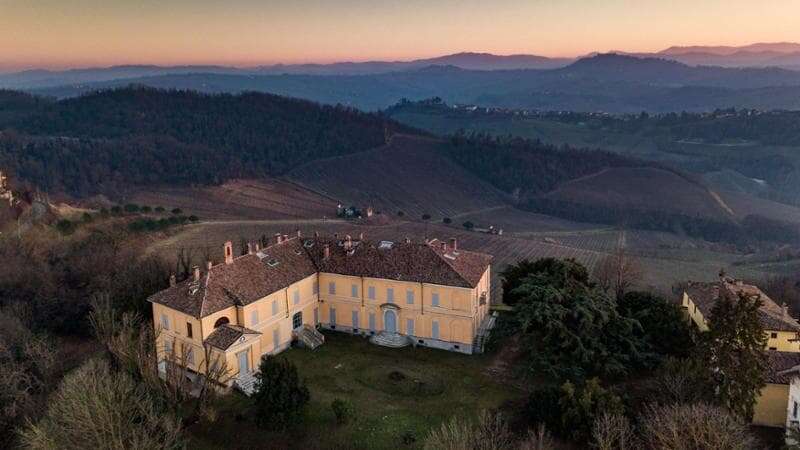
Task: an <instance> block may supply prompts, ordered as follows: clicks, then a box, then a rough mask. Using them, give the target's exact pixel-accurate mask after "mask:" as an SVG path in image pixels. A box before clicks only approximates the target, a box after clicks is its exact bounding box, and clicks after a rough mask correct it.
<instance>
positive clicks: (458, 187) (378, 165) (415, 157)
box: [288, 135, 507, 220]
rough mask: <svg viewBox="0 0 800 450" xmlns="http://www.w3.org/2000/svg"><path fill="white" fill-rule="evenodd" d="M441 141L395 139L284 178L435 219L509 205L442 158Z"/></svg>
mask: <svg viewBox="0 0 800 450" xmlns="http://www.w3.org/2000/svg"><path fill="white" fill-rule="evenodd" d="M439 145H440V141H438V140H435V139H428V138H422V137H409V136H401V135H398V136H395V137H394V138H393V139H392V141H391V143H390V144H389V145H387V146H383V147H379V148H377V149H374V150H370V151H367V152H362V153H358V154H354V155H348V156H341V157H336V158H329V159H324V160H318V161H314V162H311V163H309V164H306V165H303V166H301V167H298V168H296V169H294V170H293V171H291V172H290V173H289V175H288V178H289V179H290V180H292V181H293V182H295V183H297V184H299V185H302V186H305V187H306V188H308V189H310V190H311V191H314V192H318V193H321V194H323V195H325V196H327V197H330V198H335V199H338V200H340V201H342V202H345V203H346V204H348V205H349V204H353V205H357V206H362V207H363V206H367V205H370V206H373V207H374V208H376V209H377V210H381V211H386V212H389V213H392V214H394V213H396V212H398V211H402V212H403V213H404V214H405V215H406V216H407V217H414V218H419V217H421V216H422V215H423V214H430V215H431V216H432V217H433V218H434V219H439V220H441V218H443V217H452V216H456V215H459V214H463V213H465V212H470V211H476V210H483V209H486V208H492V207H497V206H503V205H506V204H507V200H506V198H505V196H504V194H503V193H501V192H499V191H498V190H497V189H495V188H493V187H492V186H490V185H488V184H486V183H485V182H483V181H481V180H480V179H478V178H477V177H476V176H475V175H473V174H471V173H469V172H468V171H467V170H465V169H464V168H462V167H461V166H459V165H457V164H455V163H453V162H452V161H451V160H450V159H448V158H446V157H445V156H443V155H442V154H441V153H440V152H439V149H438V146H439Z"/></svg>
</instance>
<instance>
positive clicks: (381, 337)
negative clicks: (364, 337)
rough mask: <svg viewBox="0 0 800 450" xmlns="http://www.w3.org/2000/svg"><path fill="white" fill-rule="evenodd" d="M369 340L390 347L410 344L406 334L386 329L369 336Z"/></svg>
mask: <svg viewBox="0 0 800 450" xmlns="http://www.w3.org/2000/svg"><path fill="white" fill-rule="evenodd" d="M369 341H370V342H372V343H373V344H377V345H382V346H384V347H391V348H400V347H405V346H407V345H410V344H411V342H410V341H409V340H408V338H407V337H406V336H403V335H401V334H398V333H389V332H387V331H381V332H380V333H378V334H376V335H375V336H372V337H371V338H369Z"/></svg>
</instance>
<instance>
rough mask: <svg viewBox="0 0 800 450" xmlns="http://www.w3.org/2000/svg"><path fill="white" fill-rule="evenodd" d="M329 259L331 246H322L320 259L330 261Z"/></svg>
mask: <svg viewBox="0 0 800 450" xmlns="http://www.w3.org/2000/svg"><path fill="white" fill-rule="evenodd" d="M330 258H331V246H330V244H325V245H324V246H322V259H325V260H327V259H330Z"/></svg>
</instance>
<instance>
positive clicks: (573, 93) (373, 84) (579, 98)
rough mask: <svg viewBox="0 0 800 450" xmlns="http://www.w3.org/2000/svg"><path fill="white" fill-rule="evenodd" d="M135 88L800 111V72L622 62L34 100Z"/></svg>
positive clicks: (233, 83)
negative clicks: (124, 91) (146, 90)
mask: <svg viewBox="0 0 800 450" xmlns="http://www.w3.org/2000/svg"><path fill="white" fill-rule="evenodd" d="M131 84H139V85H146V86H151V87H156V88H161V89H180V90H196V91H201V92H207V93H240V92H248V91H254V92H269V93H273V94H278V95H283V96H290V97H296V98H303V99H308V100H312V101H315V102H319V103H326V104H343V105H347V106H352V107H355V108H359V109H362V110H367V111H376V110H382V109H385V108H387V107H389V106H391V105H394V104H396V103H397V102H398V101H400V100H402V99H408V100H422V99H426V98H432V97H440V98H442V99H443V100H444V101H446V102H447V103H449V104H476V105H482V106H487V107H498V108H514V109H537V110H551V111H552V110H562V111H591V112H598V111H602V112H609V113H638V112H641V111H651V112H668V111H683V110H686V111H709V110H714V109H719V108H730V107H737V108H752V109H800V71H792V70H787V69H780V68H774V67H769V68H725V67H708V66H690V65H687V64H683V63H680V62H676V61H672V60H669V59H666V58H640V57H634V56H628V55H619V54H598V55H595V56H593V57H590V58H582V59H580V60H578V61H576V62H574V63H572V64H569V65H567V66H564V67H560V68H555V69H514V70H493V71H487V70H466V69H462V68H459V67H457V66H454V65H425V66H422V67H419V68H416V69H413V70H404V71H395V72H385V73H376V74H360V75H308V74H279V75H276V74H246V75H244V74H229V73H183V74H167V75H157V76H145V77H135V78H126V79H116V80H109V81H103V82H95V83H81V84H69V85H64V86H57V87H49V88H44V89H29V90H28V91H29V92H34V93H37V94H41V95H46V96H53V97H57V98H63V97H72V96H76V95H80V94H83V93H86V92H92V91H96V90H103V89H109V88H116V87H121V86H127V85H131Z"/></svg>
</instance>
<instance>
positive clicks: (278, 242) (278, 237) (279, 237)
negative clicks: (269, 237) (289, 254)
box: [275, 233, 283, 244]
mask: <svg viewBox="0 0 800 450" xmlns="http://www.w3.org/2000/svg"><path fill="white" fill-rule="evenodd" d="M282 240H283V235H282V234H280V233H275V243H276V244H280V243H281V241H282Z"/></svg>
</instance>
